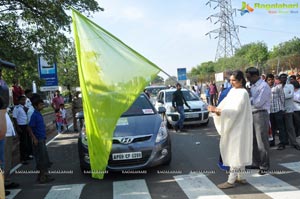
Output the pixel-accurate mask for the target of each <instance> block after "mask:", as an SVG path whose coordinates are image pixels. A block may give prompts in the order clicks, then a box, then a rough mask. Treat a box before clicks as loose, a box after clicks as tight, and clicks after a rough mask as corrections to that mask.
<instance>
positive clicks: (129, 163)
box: [108, 150, 152, 167]
mask: <svg viewBox="0 0 300 199" xmlns="http://www.w3.org/2000/svg"><path fill="white" fill-rule="evenodd" d="M151 153H152V151H151V150H147V151H142V158H140V159H133V160H113V159H112V156H111V155H110V156H109V160H108V165H109V166H110V167H125V166H134V165H142V164H145V163H146V162H147V161H148V160H149V158H150V156H151Z"/></svg>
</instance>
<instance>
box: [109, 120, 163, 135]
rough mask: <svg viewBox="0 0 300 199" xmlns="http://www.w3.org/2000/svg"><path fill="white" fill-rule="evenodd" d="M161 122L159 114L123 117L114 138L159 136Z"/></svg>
mask: <svg viewBox="0 0 300 199" xmlns="http://www.w3.org/2000/svg"><path fill="white" fill-rule="evenodd" d="M161 122H162V119H161V117H160V115H158V114H154V115H143V116H130V117H121V118H120V119H119V120H118V123H117V126H116V129H115V132H114V137H123V136H136V135H149V134H152V135H153V134H157V132H158V130H159V127H160V124H161Z"/></svg>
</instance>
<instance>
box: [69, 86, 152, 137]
mask: <svg viewBox="0 0 300 199" xmlns="http://www.w3.org/2000/svg"><path fill="white" fill-rule="evenodd" d="M79 94H80V92H79V91H77V92H76V93H75V96H74V98H73V100H72V114H73V128H74V131H75V132H78V127H77V118H76V113H79V112H80V111H82V110H83V108H82V98H81V97H79ZM148 95H149V93H148ZM149 96H150V95H149ZM81 127H82V120H80V128H81Z"/></svg>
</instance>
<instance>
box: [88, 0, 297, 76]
mask: <svg viewBox="0 0 300 199" xmlns="http://www.w3.org/2000/svg"><path fill="white" fill-rule="evenodd" d="M97 1H98V2H99V5H100V6H101V7H103V8H104V9H105V10H104V12H99V13H94V14H93V15H92V16H91V17H89V18H90V19H91V20H92V21H94V22H95V23H97V24H98V25H99V26H101V27H102V28H104V29H106V30H107V31H109V32H110V33H111V34H113V35H114V36H116V37H117V38H119V39H120V40H122V41H123V42H124V43H125V44H127V45H128V46H130V47H131V48H133V49H134V50H136V51H137V52H139V53H140V54H142V55H143V56H144V57H146V58H147V59H149V60H150V61H152V62H153V63H155V64H156V65H158V66H159V67H160V68H161V69H162V70H164V71H165V72H166V73H168V74H169V75H172V76H177V68H186V69H187V71H188V72H189V71H190V70H191V69H192V68H193V67H196V66H197V65H200V64H201V63H203V62H207V61H214V60H215V54H216V50H217V45H218V39H214V37H215V36H217V35H211V36H212V37H211V38H210V37H209V36H206V35H205V34H206V33H208V32H209V31H211V30H214V29H218V28H219V27H220V24H219V23H217V24H214V22H216V21H217V18H215V19H213V20H212V22H211V21H210V20H207V18H208V17H209V16H210V15H212V14H215V13H217V12H219V8H216V9H213V8H214V7H215V6H216V5H217V4H216V3H212V4H211V7H210V6H209V5H206V3H207V2H208V1H209V0H97ZM231 2H232V7H233V8H236V9H241V7H242V0H232V1H231ZM245 2H246V3H247V4H249V5H250V6H251V7H254V4H255V3H260V4H272V3H285V4H291V3H293V4H295V3H298V4H299V8H296V9H286V11H288V12H290V11H291V10H293V11H297V12H298V13H286V14H278V13H277V14H270V13H268V11H267V10H265V9H258V8H255V9H254V11H253V12H251V13H247V14H245V15H243V16H241V15H240V11H237V12H236V15H234V23H235V25H240V26H246V27H247V28H243V29H242V28H240V29H239V32H238V36H239V39H240V42H241V44H242V45H245V44H248V43H251V42H257V41H262V42H265V43H266V44H267V45H268V48H269V49H270V50H271V49H272V48H273V47H274V46H275V45H278V44H279V43H281V42H285V41H288V40H290V39H292V38H293V37H295V36H297V37H300V28H299V27H300V1H299V0H276V1H274V0H246V1H245ZM271 10H273V11H279V10H278V9H271Z"/></svg>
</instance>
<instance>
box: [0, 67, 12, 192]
mask: <svg viewBox="0 0 300 199" xmlns="http://www.w3.org/2000/svg"><path fill="white" fill-rule="evenodd" d="M8 105H9V88H8V86H7V84H6V82H5V81H4V80H3V79H2V69H1V68H0V175H1V176H0V181H1V182H0V184H1V186H0V196H1V197H2V198H5V196H7V195H9V194H10V192H9V191H6V190H5V188H4V175H3V171H4V155H5V147H4V143H5V134H6V132H7V121H6V113H7V107H8Z"/></svg>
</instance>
